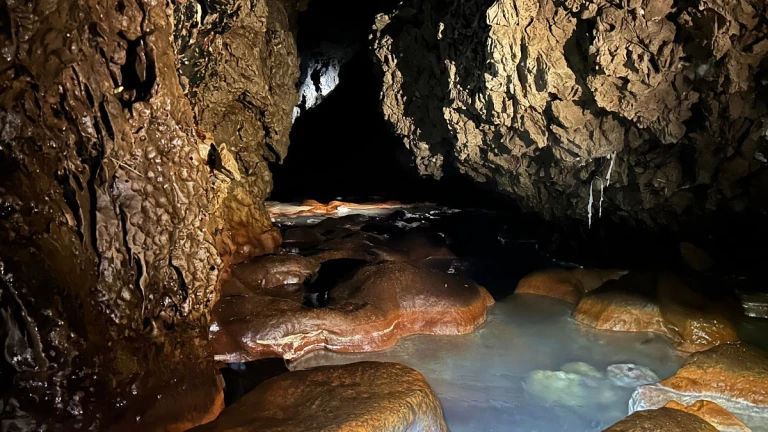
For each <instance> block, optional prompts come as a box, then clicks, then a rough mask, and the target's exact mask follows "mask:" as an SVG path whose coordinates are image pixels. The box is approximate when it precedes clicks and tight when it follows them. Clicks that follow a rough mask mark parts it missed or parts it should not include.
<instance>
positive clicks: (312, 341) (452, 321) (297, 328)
mask: <svg viewBox="0 0 768 432" xmlns="http://www.w3.org/2000/svg"><path fill="white" fill-rule="evenodd" d="M492 304H493V298H492V297H491V296H490V294H488V292H487V291H486V290H485V288H483V287H481V286H479V285H477V284H475V283H474V282H472V281H469V280H463V279H459V278H457V277H455V276H453V275H449V274H445V273H441V272H438V271H434V270H429V269H425V268H422V267H419V266H416V265H414V264H410V263H406V262H383V263H378V264H369V265H366V266H364V267H362V268H360V269H359V270H358V271H357V272H356V273H355V274H354V276H353V277H352V278H351V279H349V280H347V281H346V282H343V283H341V284H340V285H338V286H336V287H334V288H333V289H332V290H331V291H330V292H329V294H328V304H327V306H326V307H322V308H308V307H304V306H302V305H301V304H297V303H296V302H294V301H290V300H286V299H281V298H275V297H267V296H264V295H252V296H245V297H229V298H222V299H221V300H220V301H219V302H218V303H217V304H216V305H215V306H214V311H213V317H212V324H211V330H210V336H211V343H212V345H213V349H214V353H215V359H216V360H217V361H222V362H228V363H229V362H243V361H250V360H255V359H259V358H265V357H284V358H286V359H295V358H298V357H301V356H302V355H304V354H306V353H308V352H311V351H314V350H318V349H327V350H331V351H337V352H365V351H377V350H382V349H385V348H388V347H391V346H392V345H394V344H395V343H396V342H397V341H398V340H399V339H400V338H402V337H405V336H408V335H412V334H440V335H455V334H465V333H469V332H472V331H473V330H474V329H476V328H477V327H478V326H480V325H481V324H483V323H484V322H485V320H486V310H487V308H488V307H489V306H491V305H492Z"/></svg>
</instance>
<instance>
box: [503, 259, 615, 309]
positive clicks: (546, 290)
mask: <svg viewBox="0 0 768 432" xmlns="http://www.w3.org/2000/svg"><path fill="white" fill-rule="evenodd" d="M626 273H627V272H626V271H621V270H596V269H581V268H578V269H573V270H561V269H550V270H542V271H537V272H534V273H531V274H529V275H527V276H525V277H524V278H523V279H521V280H520V282H518V284H517V288H516V289H515V294H537V295H543V296H547V297H554V298H557V299H560V300H565V301H567V302H568V303H573V304H576V303H578V302H579V300H581V297H582V296H583V295H584V294H585V293H587V292H590V291H592V290H594V289H595V288H597V287H599V286H601V285H602V284H604V283H605V282H606V281H608V280H614V279H618V278H620V277H621V276H623V275H625V274H626Z"/></svg>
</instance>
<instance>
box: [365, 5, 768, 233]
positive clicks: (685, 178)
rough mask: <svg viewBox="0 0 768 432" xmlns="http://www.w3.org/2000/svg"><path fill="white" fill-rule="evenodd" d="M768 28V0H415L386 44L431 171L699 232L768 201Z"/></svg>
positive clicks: (388, 71)
mask: <svg viewBox="0 0 768 432" xmlns="http://www.w3.org/2000/svg"><path fill="white" fill-rule="evenodd" d="M766 35H768V6H766V3H765V2H763V1H762V0H732V1H728V0H679V1H676V2H673V1H672V0H628V1H621V2H618V1H607V0H565V1H559V0H481V1H469V0H465V1H457V2H442V1H437V0H412V1H406V2H404V4H403V5H402V6H401V7H400V8H399V9H398V10H397V11H396V12H394V13H392V14H387V15H380V16H379V17H378V18H377V24H376V29H375V41H374V46H373V50H374V53H375V56H376V58H377V59H378V65H379V68H380V73H381V76H382V82H383V88H382V92H381V106H382V110H383V113H384V116H385V118H386V119H387V121H388V122H389V123H390V124H391V126H392V127H393V128H394V130H395V131H396V133H397V134H398V135H399V136H400V137H401V138H402V140H403V142H404V144H405V146H406V147H407V148H408V149H409V150H410V151H411V153H412V154H413V158H414V162H415V165H416V167H417V169H418V171H419V173H420V174H422V175H427V176H432V177H435V178H440V177H442V176H443V175H444V174H446V173H451V172H460V173H462V174H463V175H466V176H469V177H471V178H472V179H474V180H475V181H477V182H481V183H485V184H487V185H488V186H490V187H491V188H494V189H496V190H499V191H502V192H504V193H506V194H510V195H512V196H514V197H515V198H517V199H518V200H519V201H520V203H521V204H522V206H523V207H524V208H526V209H529V210H534V211H536V212H539V213H541V214H544V215H545V216H546V217H547V218H549V219H555V220H573V218H576V219H579V220H582V221H584V223H586V224H590V225H591V224H594V223H595V222H596V221H598V220H599V218H601V217H612V218H616V219H618V220H621V221H624V222H638V223H641V224H642V225H644V226H659V225H662V224H664V225H666V226H668V227H691V226H693V225H697V224H699V225H701V226H705V225H706V224H708V223H709V224H711V222H712V217H711V215H712V214H715V213H728V214H729V215H734V216H738V215H743V214H745V213H747V212H756V213H760V214H762V213H761V212H762V211H764V210H765V208H766V206H765V204H766V192H767V191H768V188H766V186H768V184H767V183H766V181H767V180H768V174H766V172H767V171H766V169H765V166H766V157H765V155H766V151H768V145H767V144H768V142H767V139H766V137H768V110H767V109H766V100H768V99H766V96H768V59H767V57H766V55H767V53H768V41H767V40H766ZM673 229H674V228H673Z"/></svg>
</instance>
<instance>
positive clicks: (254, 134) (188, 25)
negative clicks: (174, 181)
mask: <svg viewBox="0 0 768 432" xmlns="http://www.w3.org/2000/svg"><path fill="white" fill-rule="evenodd" d="M301 7H302V5H300V4H298V3H297V2H295V1H290V0H284V1H283V2H280V1H278V0H249V1H235V0H205V1H200V2H194V1H189V2H180V3H177V5H176V7H175V14H174V15H175V17H176V20H177V22H178V23H179V24H180V25H177V27H176V35H175V36H176V37H175V40H176V43H177V47H178V51H179V57H180V59H179V62H180V78H181V82H182V85H183V86H184V89H185V92H186V93H187V94H188V95H189V96H190V101H191V103H192V106H193V109H194V111H195V115H196V117H197V120H198V122H199V126H200V129H199V133H201V134H202V135H204V136H207V137H209V138H213V139H214V141H215V143H216V146H217V150H218V151H220V152H222V153H224V152H227V153H229V155H230V156H231V160H232V164H231V165H229V166H228V169H227V170H226V172H225V174H226V175H224V176H223V180H224V181H225V182H227V181H229V182H231V183H232V185H231V187H230V192H229V194H228V195H227V197H226V198H225V199H224V200H223V202H222V206H223V221H222V226H221V229H222V233H223V234H224V235H223V236H222V237H221V238H220V241H219V242H218V244H219V249H220V250H221V251H222V252H223V253H225V254H228V253H230V252H231V253H233V254H234V260H235V261H236V262H237V261H242V260H243V259H246V258H248V257H250V256H255V255H261V254H264V253H270V252H272V251H273V250H274V248H275V247H276V246H277V245H279V243H280V234H279V232H278V231H277V230H274V229H272V224H271V222H270V220H269V217H268V216H267V213H266V209H265V208H264V199H265V198H266V197H267V195H268V194H269V192H270V191H271V189H272V176H271V174H270V172H269V169H268V167H267V162H276V161H282V160H283V159H284V158H285V156H286V154H287V152H288V135H289V132H290V129H291V122H292V115H293V108H294V107H295V106H296V104H297V102H298V94H297V91H296V81H297V80H298V77H299V66H298V58H297V54H296V43H295V41H294V36H293V34H292V33H291V29H290V22H291V21H292V20H293V19H294V17H293V16H292V15H293V13H294V12H295V11H296V10H298V9H300V8H301ZM289 14H290V15H289ZM182 23H183V24H182ZM223 159H225V162H226V156H225V155H224V157H223Z"/></svg>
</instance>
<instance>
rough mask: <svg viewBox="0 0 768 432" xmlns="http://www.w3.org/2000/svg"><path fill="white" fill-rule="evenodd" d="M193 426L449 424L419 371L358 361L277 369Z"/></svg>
mask: <svg viewBox="0 0 768 432" xmlns="http://www.w3.org/2000/svg"><path fill="white" fill-rule="evenodd" d="M194 430H195V431H196V432H205V431H211V432H213V431H216V432H225V431H263V432H268V431H275V432H276V431H281V432H293V431H295V432H303V431H309V430H312V431H320V430H324V431H325V430H327V431H331V430H334V431H342V430H344V431H346V430H350V431H351V430H354V431H361V432H379V431H387V432H408V431H424V432H447V431H448V427H447V426H446V424H445V420H444V419H443V410H442V407H441V405H440V401H439V400H438V399H437V396H435V394H434V392H433V391H432V389H431V388H430V386H429V384H427V382H426V380H424V377H423V376H422V375H421V374H420V373H418V372H416V371H415V370H413V369H411V368H409V367H406V366H403V365H400V364H396V363H378V362H361V363H352V364H348V365H344V366H325V367H318V368H314V369H310V370H304V371H295V372H289V373H286V374H283V375H280V376H278V377H276V378H273V379H271V380H269V381H266V382H264V383H263V384H261V385H259V386H258V387H257V388H256V389H255V390H253V391H251V392H250V393H248V394H246V395H245V396H244V397H243V398H242V399H240V400H239V401H238V402H236V403H235V404H234V405H232V406H230V407H227V408H226V409H225V410H224V412H223V413H222V414H221V416H219V418H218V419H217V420H216V421H214V422H213V423H210V424H208V425H205V426H202V427H199V428H197V429H194Z"/></svg>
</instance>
